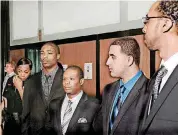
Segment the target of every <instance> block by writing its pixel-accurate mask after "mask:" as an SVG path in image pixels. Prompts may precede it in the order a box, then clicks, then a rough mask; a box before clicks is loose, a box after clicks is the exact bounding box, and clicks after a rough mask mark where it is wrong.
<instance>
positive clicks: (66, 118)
mask: <svg viewBox="0 0 178 135" xmlns="http://www.w3.org/2000/svg"><path fill="white" fill-rule="evenodd" d="M71 105H72V102H71V101H70V100H68V104H67V107H66V110H65V112H64V116H63V122H62V124H61V126H62V133H63V135H65V133H66V130H67V127H68V124H69V122H70V120H71V118H72V106H71Z"/></svg>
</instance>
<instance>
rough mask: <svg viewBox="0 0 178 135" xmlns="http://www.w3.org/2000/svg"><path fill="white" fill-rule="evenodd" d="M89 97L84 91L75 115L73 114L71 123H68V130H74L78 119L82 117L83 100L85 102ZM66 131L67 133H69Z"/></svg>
mask: <svg viewBox="0 0 178 135" xmlns="http://www.w3.org/2000/svg"><path fill="white" fill-rule="evenodd" d="M87 99H88V97H87V95H86V94H85V93H83V95H82V97H81V99H80V101H79V103H78V105H77V107H76V109H75V111H74V113H73V115H72V118H71V120H70V122H69V125H68V128H67V131H70V132H72V129H73V128H74V126H76V124H77V122H78V119H79V117H80V113H81V111H82V109H80V107H81V105H82V104H83V102H85V101H86V100H87ZM67 131H66V133H67Z"/></svg>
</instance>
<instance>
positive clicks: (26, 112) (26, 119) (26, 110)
mask: <svg viewBox="0 0 178 135" xmlns="http://www.w3.org/2000/svg"><path fill="white" fill-rule="evenodd" d="M30 84H31V83H30V81H27V82H26V83H25V85H24V94H23V101H22V103H23V111H22V134H23V135H28V129H29V127H30V92H31V86H30Z"/></svg>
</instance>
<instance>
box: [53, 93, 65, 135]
mask: <svg viewBox="0 0 178 135" xmlns="http://www.w3.org/2000/svg"><path fill="white" fill-rule="evenodd" d="M64 98H65V96H64V97H63V98H62V99H60V102H59V106H58V107H59V109H58V113H56V115H57V116H55V117H56V118H57V119H55V120H56V123H55V125H56V126H58V127H57V129H59V133H60V134H61V135H62V127H61V109H62V103H63V101H64ZM58 123H60V124H58Z"/></svg>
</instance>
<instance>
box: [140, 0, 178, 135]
mask: <svg viewBox="0 0 178 135" xmlns="http://www.w3.org/2000/svg"><path fill="white" fill-rule="evenodd" d="M143 19H144V24H145V26H144V28H143V32H144V33H145V43H146V45H147V47H148V48H149V49H151V50H158V51H159V54H160V57H161V58H162V62H161V65H160V69H159V70H158V71H157V72H156V73H155V75H153V77H152V78H151V80H150V83H149V85H148V90H149V91H151V94H150V96H149V100H148V101H149V102H148V104H147V107H146V110H145V116H144V121H143V124H142V128H141V130H142V132H141V135H177V134H178V107H177V105H175V106H174V104H175V103H178V1H177V0H169V1H165V0H163V1H157V2H155V3H154V4H153V5H152V7H151V8H150V10H149V12H148V14H147V15H146V17H144V18H143Z"/></svg>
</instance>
